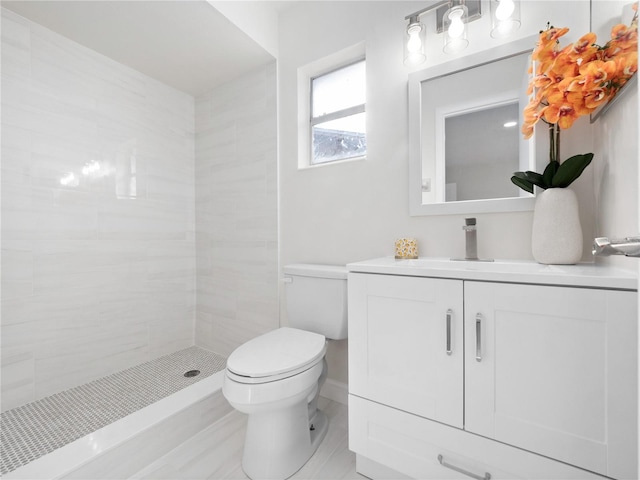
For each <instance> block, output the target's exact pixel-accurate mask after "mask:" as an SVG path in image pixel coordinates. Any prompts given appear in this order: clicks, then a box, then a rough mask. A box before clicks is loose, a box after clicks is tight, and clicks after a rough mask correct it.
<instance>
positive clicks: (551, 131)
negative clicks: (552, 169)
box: [549, 123, 556, 162]
mask: <svg viewBox="0 0 640 480" xmlns="http://www.w3.org/2000/svg"><path fill="white" fill-rule="evenodd" d="M555 127H556V125H555V123H550V124H549V162H554V161H555V160H556V148H555V143H556V136H555Z"/></svg>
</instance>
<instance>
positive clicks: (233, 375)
mask: <svg viewBox="0 0 640 480" xmlns="http://www.w3.org/2000/svg"><path fill="white" fill-rule="evenodd" d="M283 271H284V282H285V296H286V305H287V313H288V319H289V325H290V327H282V328H278V329H276V330H273V331H270V332H268V333H266V334H264V335H261V336H259V337H256V338H254V339H252V340H250V341H248V342H247V343H245V344H243V345H241V346H240V347H238V348H237V349H236V350H234V352H233V353H232V354H231V355H230V356H229V359H228V360H227V368H226V370H225V377H224V383H223V386H222V393H223V394H224V396H225V398H226V399H227V400H228V401H229V403H230V404H231V406H232V407H234V408H235V409H236V410H238V411H240V412H243V413H246V414H247V415H248V420H247V432H246V436H245V443H244V454H243V457H242V469H243V470H244V472H245V473H246V474H247V476H248V477H249V478H252V479H254V480H257V479H285V478H288V477H290V476H291V475H293V474H294V473H295V472H297V471H298V470H299V469H300V468H301V467H302V466H303V465H304V464H305V463H306V462H307V460H309V458H310V457H311V455H313V453H314V452H315V451H316V449H317V448H318V445H319V444H320V442H322V439H323V438H324V436H325V434H326V433H327V428H328V420H327V417H326V415H325V414H324V413H323V412H322V411H320V410H318V408H317V402H318V395H319V393H320V388H321V387H322V384H323V383H324V380H325V378H326V376H327V361H326V360H325V358H324V357H325V353H326V350H327V341H328V340H340V339H344V338H347V269H346V267H344V266H333V265H309V264H297V265H287V266H285V267H284V269H283Z"/></svg>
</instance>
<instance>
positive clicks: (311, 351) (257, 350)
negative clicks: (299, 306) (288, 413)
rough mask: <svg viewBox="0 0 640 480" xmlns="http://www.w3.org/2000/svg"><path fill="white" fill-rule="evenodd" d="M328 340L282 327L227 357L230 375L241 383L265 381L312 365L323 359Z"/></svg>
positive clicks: (306, 332) (250, 341) (299, 371)
mask: <svg viewBox="0 0 640 480" xmlns="http://www.w3.org/2000/svg"><path fill="white" fill-rule="evenodd" d="M326 344H327V342H326V339H325V337H324V336H323V335H320V334H318V333H313V332H308V331H306V330H299V329H296V328H289V327H283V328H278V329H276V330H272V331H271V332H268V333H266V334H264V335H261V336H259V337H256V338H254V339H252V340H249V341H248V342H246V343H245V344H243V345H241V346H240V347H238V348H237V349H236V350H235V351H234V352H233V353H232V354H231V355H230V356H229V359H228V360H227V376H228V377H229V378H231V379H232V380H234V381H236V382H239V383H252V384H253V383H266V382H273V381H276V380H280V379H283V378H288V377H291V376H293V375H297V374H299V373H301V372H304V371H305V370H308V369H310V368H312V367H313V366H314V365H316V364H317V363H318V362H320V361H321V360H322V358H324V354H325V352H326V348H327V347H326Z"/></svg>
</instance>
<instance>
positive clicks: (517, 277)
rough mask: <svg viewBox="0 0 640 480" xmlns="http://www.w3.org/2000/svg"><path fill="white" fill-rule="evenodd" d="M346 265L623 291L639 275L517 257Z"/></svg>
mask: <svg viewBox="0 0 640 480" xmlns="http://www.w3.org/2000/svg"><path fill="white" fill-rule="evenodd" d="M347 268H348V270H349V272H360V273H378V274H385V275H407V276H412V277H436V278H455V279H460V280H479V281H488V282H506V283H531V284H537V285H564V286H574V287H585V288H611V289H620V290H637V289H638V275H637V274H636V273H635V272H634V271H632V270H623V269H618V268H612V267H608V266H603V265H596V264H592V263H584V264H578V265H542V264H540V263H536V262H527V261H515V260H496V261H494V262H475V261H464V260H463V261H453V260H450V259H448V258H432V257H420V258H418V259H415V260H396V259H395V258H394V257H382V258H375V259H372V260H365V261H362V262H355V263H350V264H348V265H347Z"/></svg>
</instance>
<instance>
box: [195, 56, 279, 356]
mask: <svg viewBox="0 0 640 480" xmlns="http://www.w3.org/2000/svg"><path fill="white" fill-rule="evenodd" d="M276 127H277V125H276V65H275V62H274V63H272V64H271V65H268V66H267V67H264V68H261V69H259V70H257V71H254V72H252V73H250V74H248V75H245V76H243V77H241V78H239V79H236V80H234V81H231V82H229V83H227V84H225V85H222V86H220V87H218V88H216V89H215V90H213V91H211V92H209V93H208V94H206V95H203V96H201V97H198V98H197V99H196V140H195V151H196V154H195V158H196V182H195V192H196V193H195V198H196V265H197V316H196V319H197V320H196V336H195V338H196V344H197V345H200V346H203V347H205V348H208V349H211V350H214V351H216V352H218V353H221V354H223V355H229V354H230V353H231V352H232V351H233V350H234V349H235V348H236V347H237V346H239V345H240V344H242V343H244V342H246V341H247V340H249V339H251V338H253V337H255V336H257V335H260V334H262V333H265V332H266V331H269V330H272V329H274V328H277V327H278V318H279V317H278V314H279V312H278V248H277V245H278V243H277V240H278V230H277V225H278V197H277V154H276Z"/></svg>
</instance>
